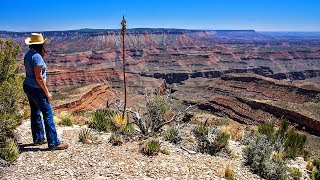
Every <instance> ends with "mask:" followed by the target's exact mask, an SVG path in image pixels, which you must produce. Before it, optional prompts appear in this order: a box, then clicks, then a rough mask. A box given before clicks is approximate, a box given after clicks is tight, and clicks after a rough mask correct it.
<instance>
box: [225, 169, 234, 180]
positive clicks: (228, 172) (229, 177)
mask: <svg viewBox="0 0 320 180" xmlns="http://www.w3.org/2000/svg"><path fill="white" fill-rule="evenodd" d="M224 177H225V179H227V180H234V179H235V178H234V172H233V170H232V169H230V167H229V166H227V167H226V169H225V170H224Z"/></svg>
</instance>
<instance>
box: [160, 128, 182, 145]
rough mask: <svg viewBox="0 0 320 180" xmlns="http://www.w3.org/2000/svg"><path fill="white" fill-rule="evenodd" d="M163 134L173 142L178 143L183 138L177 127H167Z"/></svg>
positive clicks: (167, 139)
mask: <svg viewBox="0 0 320 180" xmlns="http://www.w3.org/2000/svg"><path fill="white" fill-rule="evenodd" d="M162 135H163V137H164V139H165V140H166V141H170V142H172V143H178V142H179V141H180V140H181V137H180V135H179V130H178V128H176V127H170V128H168V129H166V130H165V131H164V132H163V134H162Z"/></svg>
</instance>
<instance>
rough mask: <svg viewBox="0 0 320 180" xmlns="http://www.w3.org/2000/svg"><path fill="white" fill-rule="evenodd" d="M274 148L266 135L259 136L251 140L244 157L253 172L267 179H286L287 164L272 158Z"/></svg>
mask: <svg viewBox="0 0 320 180" xmlns="http://www.w3.org/2000/svg"><path fill="white" fill-rule="evenodd" d="M272 151H273V146H272V144H271V142H270V140H269V139H268V137H267V136H266V135H264V134H258V135H257V136H255V137H254V138H253V139H251V140H250V142H249V144H248V146H247V147H246V148H245V149H244V157H245V160H246V164H248V165H249V166H250V167H251V169H252V170H253V172H255V173H257V174H259V175H260V176H262V177H264V178H266V179H284V178H285V177H286V166H285V162H284V161H283V160H282V159H279V158H272V157H271V155H272Z"/></svg>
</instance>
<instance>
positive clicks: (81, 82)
mask: <svg viewBox="0 0 320 180" xmlns="http://www.w3.org/2000/svg"><path fill="white" fill-rule="evenodd" d="M29 34H30V33H29V32H6V31H0V38H4V39H12V40H14V41H15V42H16V43H18V44H21V46H22V48H23V52H26V51H27V50H28V47H27V46H26V45H24V44H23V42H24V38H25V37H27V36H29ZM43 34H44V36H45V37H48V38H49V39H50V43H48V44H47V47H48V49H49V52H48V54H47V56H46V57H45V61H46V63H47V66H48V67H49V68H48V80H47V83H48V86H49V88H50V90H51V91H52V92H53V93H54V94H56V96H55V99H54V100H55V101H56V102H57V103H56V104H57V105H56V109H57V110H58V111H59V110H70V111H72V112H76V111H83V110H91V109H98V108H103V107H105V106H107V105H109V103H112V102H113V101H114V100H115V99H117V98H119V97H121V96H122V82H123V77H122V74H121V68H122V61H121V60H122V53H121V52H122V51H121V36H120V31H119V30H104V29H81V30H70V31H47V32H43ZM125 46H126V50H125V53H126V67H127V70H126V74H127V79H128V90H129V97H130V100H129V101H130V102H129V104H130V106H131V107H135V106H138V105H139V104H141V103H142V101H143V95H144V94H145V93H146V92H147V91H152V90H158V91H161V92H163V91H165V90H166V89H169V90H170V92H171V93H172V97H173V98H174V99H175V100H176V101H177V102H179V103H180V104H181V106H186V105H196V106H197V107H198V108H199V109H200V110H206V111H209V112H211V113H213V114H215V115H217V116H221V117H227V118H230V119H232V120H235V121H238V122H240V123H243V124H249V125H257V124H260V123H262V122H268V121H273V122H275V123H279V122H280V120H281V119H283V118H286V119H288V120H289V121H290V122H292V124H294V125H295V126H296V127H297V128H300V129H302V130H305V131H308V132H310V133H312V134H316V135H320V111H319V109H320V87H319V83H320V78H319V77H320V34H317V33H309V34H307V35H306V34H301V33H296V34H295V33H287V34H286V33H276V32H256V31H254V30H185V29H148V28H138V29H129V30H128V31H127V34H126V39H125ZM84 86H88V87H89V86H90V88H89V90H87V91H82V92H78V94H79V96H78V97H77V98H76V99H73V100H70V98H69V96H68V95H70V96H71V95H72V94H73V93H74V92H75V89H79V88H81V87H84ZM63 93H64V94H66V95H64V96H60V95H59V94H63ZM58 102H59V103H58ZM179 103H177V104H179Z"/></svg>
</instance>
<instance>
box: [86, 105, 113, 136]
mask: <svg viewBox="0 0 320 180" xmlns="http://www.w3.org/2000/svg"><path fill="white" fill-rule="evenodd" d="M115 114H116V113H115V111H112V110H110V109H99V110H96V111H95V112H94V113H93V116H92V120H91V123H90V125H89V127H91V128H94V129H97V130H99V131H106V132H110V131H116V130H117V128H116V127H115V125H114V124H113V122H112V117H113V116H114V115H115Z"/></svg>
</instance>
